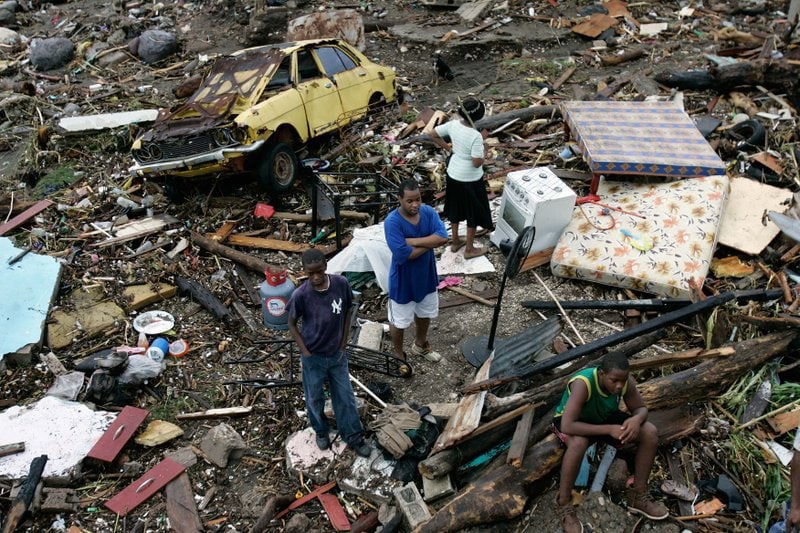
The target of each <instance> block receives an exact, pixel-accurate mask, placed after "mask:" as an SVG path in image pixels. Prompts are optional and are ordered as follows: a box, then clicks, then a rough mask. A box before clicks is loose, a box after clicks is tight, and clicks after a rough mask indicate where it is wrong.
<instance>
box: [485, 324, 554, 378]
mask: <svg viewBox="0 0 800 533" xmlns="http://www.w3.org/2000/svg"><path fill="white" fill-rule="evenodd" d="M560 331H561V320H560V319H559V318H558V316H551V317H550V318H548V319H547V320H545V321H544V322H542V323H540V324H536V325H535V326H531V327H529V328H527V329H525V330H524V331H521V332H520V333H517V334H516V335H514V336H512V337H509V338H508V339H504V340H502V341H499V342H497V344H496V345H495V349H494V362H493V363H492V368H491V371H490V372H489V377H490V378H496V377H499V376H505V375H508V374H512V373H514V372H515V371H517V370H519V369H522V368H525V367H527V366H529V365H532V364H533V363H534V360H535V359H536V357H537V356H538V355H539V354H540V353H542V351H544V350H545V348H547V347H548V346H550V344H551V343H552V342H553V339H554V338H555V337H556V335H558V334H559V332H560Z"/></svg>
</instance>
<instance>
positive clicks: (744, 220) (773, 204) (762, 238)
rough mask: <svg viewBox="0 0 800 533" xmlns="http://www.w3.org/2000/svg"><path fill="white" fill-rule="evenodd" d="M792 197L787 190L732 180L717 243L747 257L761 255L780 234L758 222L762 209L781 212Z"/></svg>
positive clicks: (745, 180)
mask: <svg viewBox="0 0 800 533" xmlns="http://www.w3.org/2000/svg"><path fill="white" fill-rule="evenodd" d="M791 198H792V192H791V191H789V190H787V189H781V188H779V187H773V186H772V185H766V184H764V183H760V182H758V181H755V180H752V179H749V178H744V177H739V178H734V179H732V180H731V190H730V195H729V196H728V205H727V207H726V208H725V212H724V213H723V215H722V223H721V224H720V229H719V243H720V244H724V245H725V246H730V247H731V248H733V249H734V250H739V251H740V252H744V253H746V254H750V255H758V254H760V253H761V252H762V251H763V250H764V248H766V247H767V245H768V244H769V243H770V242H771V241H772V239H774V238H775V236H777V235H778V233H780V229H778V226H776V225H775V224H774V223H772V222H769V221H767V225H766V226H765V225H764V224H762V222H761V219H762V217H763V215H764V211H765V210H772V211H778V212H783V211H784V210H785V208H786V206H785V205H784V202H787V201H789V200H790V199H791Z"/></svg>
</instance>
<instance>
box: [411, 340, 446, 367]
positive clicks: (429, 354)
mask: <svg viewBox="0 0 800 533" xmlns="http://www.w3.org/2000/svg"><path fill="white" fill-rule="evenodd" d="M411 353H412V354H414V355H421V356H422V357H424V358H425V359H427V360H428V361H430V362H431V363H437V362H439V361H440V360H441V359H442V355H441V354H440V353H439V352H434V351H433V350H432V349H431V345H430V344H428V345H427V346H426V347H424V348H423V347H421V346H417V343H416V342H413V343H411Z"/></svg>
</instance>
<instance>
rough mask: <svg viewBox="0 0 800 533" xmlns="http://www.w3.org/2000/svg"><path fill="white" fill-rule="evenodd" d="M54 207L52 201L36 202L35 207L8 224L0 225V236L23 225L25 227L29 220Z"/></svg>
mask: <svg viewBox="0 0 800 533" xmlns="http://www.w3.org/2000/svg"><path fill="white" fill-rule="evenodd" d="M51 205H53V202H52V201H50V200H41V201H40V202H36V203H35V204H34V205H32V206H31V207H29V208H28V209H26V210H25V211H23V212H22V213H20V214H19V215H17V216H15V217H14V218H12V219H11V220H9V221H8V222H6V223H4V224H0V235H5V234H6V233H8V232H9V231H11V230H14V229H17V228H18V227H20V226H21V225H23V224H24V223H25V222H27V221H28V220H30V219H32V218H33V217H35V216H36V215H38V214H39V213H41V212H42V211H44V210H45V209H47V208H48V207H50V206H51Z"/></svg>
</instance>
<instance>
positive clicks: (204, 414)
mask: <svg viewBox="0 0 800 533" xmlns="http://www.w3.org/2000/svg"><path fill="white" fill-rule="evenodd" d="M252 411H253V407H252V406H250V407H221V408H219V409H206V410H205V411H195V412H194V413H182V414H179V415H175V418H176V419H178V420H200V419H204V418H225V417H228V416H245V415H249V414H250V413H251V412H252Z"/></svg>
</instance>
